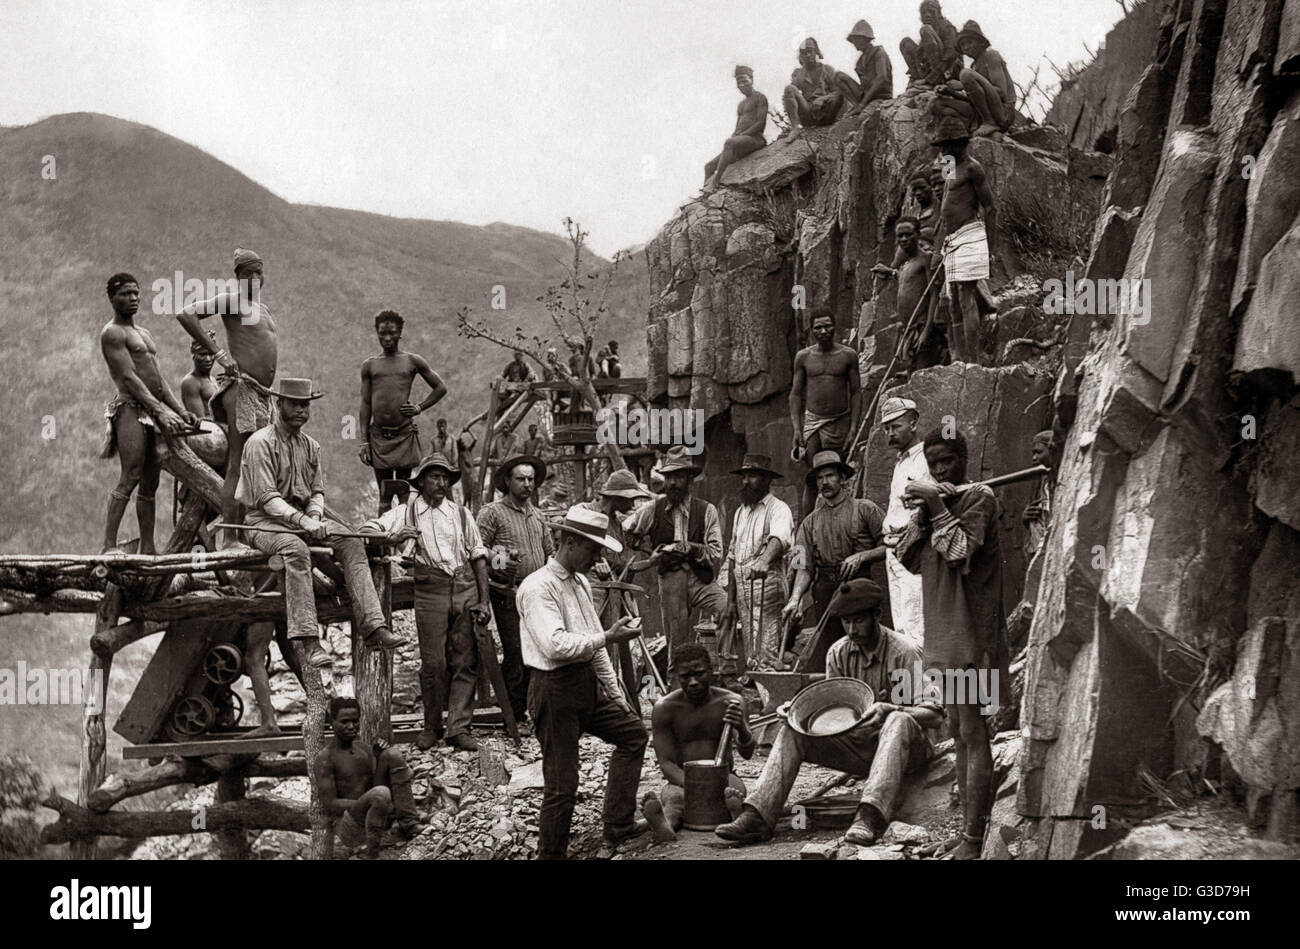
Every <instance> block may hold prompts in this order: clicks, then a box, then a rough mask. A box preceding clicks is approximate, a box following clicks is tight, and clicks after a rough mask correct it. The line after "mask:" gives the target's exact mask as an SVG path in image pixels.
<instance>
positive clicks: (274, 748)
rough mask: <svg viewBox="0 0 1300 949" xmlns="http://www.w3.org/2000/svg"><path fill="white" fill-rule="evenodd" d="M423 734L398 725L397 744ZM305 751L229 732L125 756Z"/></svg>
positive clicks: (299, 743)
mask: <svg viewBox="0 0 1300 949" xmlns="http://www.w3.org/2000/svg"><path fill="white" fill-rule="evenodd" d="M475 724H476V725H477V724H478V723H475ZM419 735H420V729H419V727H418V726H416V725H406V726H403V727H396V728H394V729H393V744H395V745H403V744H405V745H409V744H411V743H413V742H414V741H415V739H416V738H418V737H419ZM322 740H323V736H322ZM302 750H304V749H303V736H302V735H295V734H282V735H270V736H268V737H266V738H237V737H235V736H233V735H225V736H221V737H218V738H207V739H203V738H200V739H196V740H194V741H180V742H178V741H159V742H151V743H150V744H147V745H127V746H126V747H125V748H123V749H122V757H123V758H124V759H133V758H161V757H164V756H166V755H177V756H179V757H182V758H205V757H207V756H209V755H221V754H228V755H260V754H270V753H274V752H285V751H302Z"/></svg>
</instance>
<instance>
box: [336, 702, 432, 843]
mask: <svg viewBox="0 0 1300 949" xmlns="http://www.w3.org/2000/svg"><path fill="white" fill-rule="evenodd" d="M329 719H330V726H331V727H332V728H333V729H334V737H333V738H332V739H330V742H329V744H328V745H326V746H325V747H324V748H322V749H321V750H320V753H319V754H317V755H316V761H315V765H314V767H315V772H316V787H317V789H318V790H319V793H320V803H321V808H322V809H323V810H324V811H325V813H326V814H327V815H328V816H329V817H332V818H336V819H337V820H336V821H335V824H334V830H335V832H336V833H337V834H338V835H339V839H340V840H341V841H343V844H344V846H347V847H354V848H355V847H360V846H362V845H364V846H365V848H366V859H367V860H377V859H378V858H379V842H380V840H382V838H383V836H384V829H385V828H386V827H387V826H388V822H389V819H390V818H393V817H396V819H397V828H398V830H399V831H400V832H401V834H402V836H403V837H405V838H407V839H410V838H411V837H413V836H415V834H416V832H417V831H418V830H419V828H420V817H419V814H417V813H416V810H415V796H414V795H413V794H412V793H411V769H410V768H408V767H407V765H406V761H405V759H404V758H402V755H401V753H400V752H398V751H397V749H396V748H393V747H391V746H390V745H389V744H388V742H386V741H384V740H383V739H382V738H381V739H379V740H378V741H376V742H375V743H374V748H373V750H372V749H370V748H364V747H362V746H361V745H359V744H357V736H358V735H359V734H360V732H361V705H360V703H359V702H357V700H356V699H354V698H348V697H344V696H335V697H334V698H332V699H330V704H329Z"/></svg>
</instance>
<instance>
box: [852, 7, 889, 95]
mask: <svg viewBox="0 0 1300 949" xmlns="http://www.w3.org/2000/svg"><path fill="white" fill-rule="evenodd" d="M875 38H876V33H875V31H874V30H872V29H871V24H870V23H868V22H867V21H866V20H859V21H858V22H857V23H856V24H854V26H853V29H852V30H851V31H850V32H849V35H848V36H847V37H846V39H847V40H848V41H849V42H850V43H852V44H853V48H854V49H856V50H857V51H858V54H859V55H858V61H857V62H856V63H855V64H854V66H853V71H854V72H855V73H857V74H858V81H857V82H856V83H854V82H853V81H852V80H850V79H849V78H848V77H847V76H845V77H844V79H845V80H848V82H849V83H852V86H851V89H852V92H853V95H852V96H851V98H852V100H853V102H854V105H853V108H852V109H850V110H849V112H848V114H849V115H857V114H858V113H860V112H861V111H862V110H863V109H865V108H866V107H867V106H869V105H871V103H873V102H875V101H876V100H878V99H889V98H892V97H893V95H894V66H893V64H892V63H891V62H890V61H889V54H888V53H886V52H885V51H884V49H883V48H882V47H880V46H876V45H875V44H874V43H873V42H872V41H873V40H875Z"/></svg>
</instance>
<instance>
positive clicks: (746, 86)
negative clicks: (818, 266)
mask: <svg viewBox="0 0 1300 949" xmlns="http://www.w3.org/2000/svg"><path fill="white" fill-rule="evenodd" d="M736 88H737V89H739V90H740V94H741V95H742V96H744V98H743V99H741V100H740V105H738V106H737V107H736V130H735V131H734V132H732V133H731V137H730V138H729V139H727V140H726V141H725V142H724V143H723V144H722V151H721V152H720V153H719V154H718V155H717V157H715V158H713V159H711V160H710V161H709V163H708V164H707V165H705V166H704V188H705V190H706V191H712V190H713V189H714V188H716V187H717V186H718V185H719V184H721V183H722V174H723V172H725V171H726V170H727V166H728V165H730V164H731V163H732V162H733V161H735V160H736V159H738V158H744V157H745V156H746V155H748V154H749V153H750V152H756V151H758V150H759V149H760V148H762V147H763V146H764V145H766V144H767V141H766V140H765V139H764V138H763V130H764V129H765V128H767V96H765V95H763V93H761V92H759V91H757V90H756V89H755V88H754V70H753V69H751V68H750V67H748V66H737V67H736ZM610 345H611V346H613V347H614V354H615V357H616V358H615V362H617V354H618V345H617V344H616V343H611V344H610ZM601 352H602V353H605V352H606V351H605V350H601ZM606 358H608V357H606ZM597 361H598V362H599V363H600V366H601V370H602V371H601V375H607V373H605V372H604V366H605V362H604V359H602V358H600V357H597ZM608 375H613V374H612V373H608Z"/></svg>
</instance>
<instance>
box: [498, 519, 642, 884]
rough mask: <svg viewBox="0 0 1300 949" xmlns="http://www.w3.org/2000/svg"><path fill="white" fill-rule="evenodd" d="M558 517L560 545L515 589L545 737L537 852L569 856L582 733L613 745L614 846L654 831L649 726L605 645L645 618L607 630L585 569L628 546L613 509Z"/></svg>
mask: <svg viewBox="0 0 1300 949" xmlns="http://www.w3.org/2000/svg"><path fill="white" fill-rule="evenodd" d="M555 526H556V528H557V529H558V530H559V531H560V532H561V536H560V545H559V548H558V549H557V550H556V551H555V553H554V555H552V556H550V557H548V558H547V560H546V563H545V564H544V565H543V566H542V567H541V569H539V570H537V571H535V572H533V573H531V574H529V575H528V576H527V577H526V578H524V581H523V582H522V583H520V584H519V592H518V594H517V595H516V598H515V601H516V605H517V607H518V610H519V629H520V639H521V642H522V645H523V654H524V661H525V662H526V663H527V664H528V668H529V669H530V670H531V678H530V682H529V686H528V713H529V714H530V715H531V716H532V718H533V722H534V723H535V725H536V729H537V740H538V742H539V743H540V744H541V746H542V775H543V781H544V789H543V792H542V809H541V813H540V814H539V816H538V824H539V830H538V837H539V840H538V848H537V857H538V859H539V860H563V859H565V857H566V856H567V851H568V846H569V824H570V822H571V820H572V819H573V807H574V804H575V803H576V802H577V799H578V765H579V759H578V748H579V741H580V739H581V738H582V734H583V732H587V733H590V734H592V735H595V736H596V737H598V738H601V739H603V740H604V741H607V742H609V743H610V744H612V745H613V746H614V753H613V755H611V757H610V760H609V776H608V778H606V781H605V804H604V809H603V815H602V816H603V818H604V823H605V832H604V844H605V847H606V849H607V850H613V849H614V848H616V847H617V846H618V844H619V843H620V842H622V841H623V840H625V839H627V838H628V837H632V836H635V835H636V834H638V833H643V832H644V831H646V830H649V824H647V823H646V822H645V821H638V820H636V816H635V815H636V789H637V783H638V782H639V781H640V779H641V763H642V760H643V758H644V756H645V746H646V733H645V726H644V725H643V724H641V716H640V715H639V714H638V713H637V712H636V710H634V709H633V708H632V705H631V704H630V703H629V702H628V699H627V697H626V696H624V695H623V689H622V686H620V685H619V682H618V677H617V676H615V675H614V667H613V665H612V664H611V663H610V661H609V654H608V653H607V652H606V647H607V646H609V645H613V644H616V643H620V642H625V641H627V640H629V639H634V638H635V637H636V635H637V632H638V631H639V629H640V621H639V620H638V621H634V620H631V619H630V618H628V617H624V618H623V619H620V620H619V621H618V622H616V623H615V624H614V625H613V626H611V627H610V628H609V629H608V630H606V629H603V628H602V627H601V623H600V618H599V617H598V616H597V615H596V606H595V603H593V602H592V599H591V583H590V581H588V580H587V578H586V577H585V576H584V574H585V573H586V572H587V571H588V570H590V569H591V568H592V566H593V565H594V564H595V562H596V557H597V556H599V554H600V552H601V551H602V550H606V551H610V552H612V553H619V552H620V551H621V550H622V549H623V548H622V545H621V544H619V542H618V541H616V540H614V539H613V538H611V537H610V536H609V518H607V517H606V516H605V515H604V514H601V513H599V512H597V511H590V510H587V509H585V508H582V507H571V508H569V511H568V513H567V514H566V515H565V517H564V520H563V521H562V522H560V523H558V524H556V525H555Z"/></svg>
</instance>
